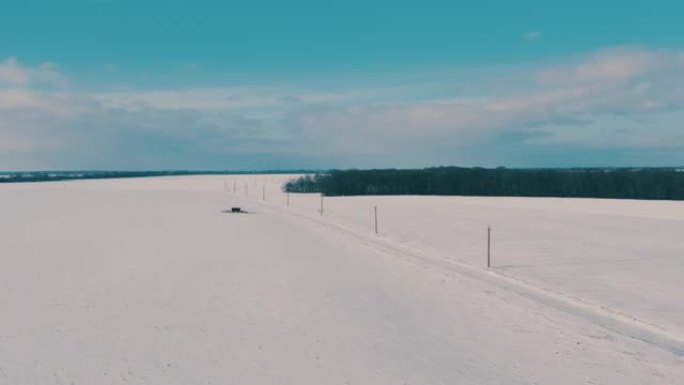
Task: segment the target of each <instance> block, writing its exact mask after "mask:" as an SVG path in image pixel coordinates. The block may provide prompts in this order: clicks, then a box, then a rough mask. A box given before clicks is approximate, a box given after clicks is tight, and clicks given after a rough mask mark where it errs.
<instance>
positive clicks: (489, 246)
mask: <svg viewBox="0 0 684 385" xmlns="http://www.w3.org/2000/svg"><path fill="white" fill-rule="evenodd" d="M490 267H492V226H491V225H487V268H488V269H489V268H490Z"/></svg>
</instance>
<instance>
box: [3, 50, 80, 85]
mask: <svg viewBox="0 0 684 385" xmlns="http://www.w3.org/2000/svg"><path fill="white" fill-rule="evenodd" d="M3 84H5V85H10V86H15V87H26V86H32V85H34V86H35V85H41V84H42V85H49V86H57V87H65V86H66V85H68V82H67V80H66V77H65V76H63V75H62V74H61V73H60V72H59V71H58V70H57V68H56V66H55V65H54V64H52V63H42V64H40V65H38V66H34V67H26V66H22V65H21V64H20V63H19V62H18V61H17V59H16V58H14V57H10V58H8V59H7V60H5V61H4V62H0V85H3Z"/></svg>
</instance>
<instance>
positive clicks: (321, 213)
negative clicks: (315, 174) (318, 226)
mask: <svg viewBox="0 0 684 385" xmlns="http://www.w3.org/2000/svg"><path fill="white" fill-rule="evenodd" d="M321 216H323V193H321Z"/></svg>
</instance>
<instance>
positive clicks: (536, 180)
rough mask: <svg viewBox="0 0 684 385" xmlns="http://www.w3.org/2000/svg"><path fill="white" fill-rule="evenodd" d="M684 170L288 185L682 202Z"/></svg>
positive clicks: (489, 173) (351, 178)
mask: <svg viewBox="0 0 684 385" xmlns="http://www.w3.org/2000/svg"><path fill="white" fill-rule="evenodd" d="M683 171H684V170H677V169H664V168H647V169H507V168H496V169H485V168H461V167H436V168H427V169H420V170H395V169H388V170H335V171H329V172H325V173H319V174H315V175H307V176H303V177H299V178H297V179H294V180H291V181H289V182H288V183H287V184H286V185H285V190H286V191H289V192H304V193H309V192H318V193H323V194H324V195H327V196H343V195H464V196H519V197H575V198H616V199H666V200H684V172H683Z"/></svg>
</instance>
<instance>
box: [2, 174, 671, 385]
mask: <svg viewBox="0 0 684 385" xmlns="http://www.w3.org/2000/svg"><path fill="white" fill-rule="evenodd" d="M288 178H289V176H282V175H277V176H271V175H268V176H235V177H233V176H227V177H226V176H194V177H168V178H141V179H122V180H99V181H75V182H63V183H61V182H60V183H34V184H11V185H0V214H1V215H0V237H1V238H0V263H2V269H0V310H1V311H2V313H1V315H0V384H21V385H24V384H129V383H130V384H317V383H319V384H402V383H406V384H454V383H463V384H533V383H539V384H681V383H682V382H681V381H682V378H684V343H682V341H683V338H682V336H683V335H684V302H683V301H684V299H683V297H682V292H683V291H682V289H684V280H682V279H681V277H683V276H684V255H683V254H684V253H682V251H683V250H684V244H683V243H682V242H683V240H682V237H681V235H680V234H684V232H683V230H684V209H683V204H682V203H679V202H644V201H614V200H577V199H527V198H464V197H350V198H346V197H345V198H329V197H326V198H324V201H323V203H324V212H323V215H322V216H321V215H320V213H319V212H318V211H317V210H318V209H319V208H320V197H318V196H315V195H307V194H290V206H289V207H288V206H287V205H286V202H287V194H284V193H282V191H280V186H281V185H282V183H283V182H284V181H285V180H286V179H288ZM233 183H235V187H236V189H235V190H236V191H235V194H234V193H233ZM245 186H247V193H248V196H245ZM262 189H263V190H262ZM264 193H265V194H264ZM264 195H265V198H266V199H265V200H263V198H264ZM376 205H377V206H378V214H379V229H380V234H379V235H377V236H376V235H375V234H374V230H373V206H376ZM232 206H241V207H242V208H244V209H247V210H248V211H250V212H251V214H239V215H236V214H224V213H222V212H221V211H222V210H224V209H229V208H230V207H232ZM489 224H491V225H492V227H493V264H494V268H493V269H491V270H486V269H484V268H483V264H484V262H485V258H486V227H487V225H489Z"/></svg>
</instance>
